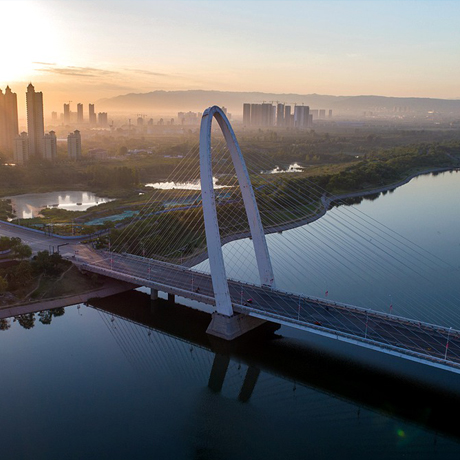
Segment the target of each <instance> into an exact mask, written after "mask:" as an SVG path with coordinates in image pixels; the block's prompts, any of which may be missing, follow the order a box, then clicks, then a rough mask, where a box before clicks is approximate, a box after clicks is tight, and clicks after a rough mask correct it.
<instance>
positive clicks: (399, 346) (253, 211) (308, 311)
mask: <svg viewBox="0 0 460 460" xmlns="http://www.w3.org/2000/svg"><path fill="white" fill-rule="evenodd" d="M213 118H215V119H216V120H217V122H218V124H219V126H220V128H221V130H222V133H223V136H224V139H225V143H226V145H227V148H228V150H229V152H230V156H231V160H232V162H233V165H234V168H235V171H236V177H237V180H238V185H239V188H240V190H241V201H242V202H243V203H244V207H245V210H246V214H247V219H248V223H249V232H248V233H249V234H250V236H251V239H252V242H253V247H254V252H255V256H256V261H257V267H258V272H259V278H260V284H257V285H255V284H250V283H245V282H242V281H238V280H231V279H227V276H226V271H225V264H224V259H223V254H222V241H221V236H220V231H219V222H218V204H219V203H218V200H217V198H216V195H217V194H216V191H215V189H214V183H215V180H214V175H213V168H212V166H213V163H212V148H211V132H212V130H211V124H212V120H213ZM199 155H200V182H201V196H202V206H203V215H204V226H205V232H206V241H207V255H208V257H209V264H210V274H207V273H203V272H200V271H198V270H197V269H195V268H190V267H187V266H185V265H184V264H173V263H169V262H165V261H160V260H155V259H153V258H152V257H144V256H140V255H134V254H130V253H126V252H122V253H119V252H113V251H87V252H86V255H85V256H82V257H80V261H79V264H80V266H81V268H82V269H84V270H87V271H90V272H94V273H99V274H103V275H105V276H109V277H112V278H116V279H119V280H123V281H126V282H129V283H133V284H137V285H139V286H146V287H149V288H151V290H152V298H153V299H155V298H157V296H158V291H162V292H166V293H168V294H169V295H170V296H175V295H177V296H180V297H184V298H187V299H191V300H195V301H198V302H201V303H204V304H207V305H211V306H213V307H214V309H215V312H214V313H213V315H212V321H211V324H210V325H209V328H208V333H209V334H212V335H215V336H218V337H220V338H223V339H226V340H233V339H234V338H236V337H238V336H240V335H242V334H244V333H246V332H247V331H249V330H251V329H253V328H255V327H257V326H259V325H260V324H262V323H263V322H264V321H270V322H274V323H277V324H282V325H287V326H289V327H293V328H296V329H300V330H304V331H308V332H311V333H314V334H319V335H322V336H325V337H329V338H331V339H335V340H339V341H345V342H348V343H352V344H355V345H359V346H362V347H366V348H369V349H372V350H376V351H379V352H383V353H387V354H391V355H394V356H398V357H401V358H405V359H409V360H412V361H416V362H420V363H424V364H428V365H431V366H435V367H439V368H442V369H447V370H449V371H452V372H457V373H459V372H460V331H459V330H456V329H453V328H451V327H445V326H438V325H435V324H430V323H429V322H424V321H418V320H414V319H410V318H405V317H400V316H397V315H393V314H391V313H384V312H379V311H376V310H374V309H372V308H370V307H369V308H363V307H357V306H353V305H348V304H344V303H339V302H332V301H329V300H327V299H320V298H315V297H312V296H308V295H305V294H299V293H291V292H286V291H284V290H283V289H278V288H277V287H276V284H275V277H274V274H273V269H272V266H271V261H270V256H269V252H268V247H267V243H266V240H265V231H264V228H263V226H262V222H261V217H260V214H259V210H258V207H257V202H256V199H255V195H254V191H253V188H252V186H251V180H250V178H249V173H248V170H247V168H246V165H245V162H244V159H243V156H242V153H241V150H240V148H239V145H238V142H237V140H236V137H235V134H234V132H233V129H232V127H231V125H230V122H229V121H228V119H227V117H226V116H225V114H224V113H223V112H222V110H220V109H219V108H218V107H215V106H214V107H211V108H209V109H207V110H206V111H205V112H204V114H203V119H202V124H201V131H200V146H199ZM171 232H174V230H173V229H171ZM122 238H124V240H125V241H126V240H129V238H130V235H129V234H128V233H126V234H124V235H123V234H122ZM122 246H123V245H119V247H122ZM125 246H126V244H125Z"/></svg>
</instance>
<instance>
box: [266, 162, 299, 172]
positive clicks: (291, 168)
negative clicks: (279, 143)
mask: <svg viewBox="0 0 460 460" xmlns="http://www.w3.org/2000/svg"><path fill="white" fill-rule="evenodd" d="M302 171H303V167H302V166H300V165H299V164H298V163H292V164H290V165H289V166H288V168H287V169H281V168H280V167H279V166H275V168H274V169H270V170H269V171H260V173H261V174H283V173H297V172H302Z"/></svg>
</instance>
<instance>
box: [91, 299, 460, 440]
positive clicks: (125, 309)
mask: <svg viewBox="0 0 460 460" xmlns="http://www.w3.org/2000/svg"><path fill="white" fill-rule="evenodd" d="M89 306H90V307H93V308H95V309H97V310H98V311H99V312H100V315H101V317H102V319H103V321H104V322H105V324H106V325H107V328H109V330H110V331H111V333H112V334H113V336H114V339H115V340H116V341H117V343H118V344H119V346H120V348H121V349H122V350H123V352H124V354H125V356H126V357H127V358H128V359H129V360H130V361H131V363H132V364H133V366H134V367H135V368H137V369H138V371H139V372H144V371H145V368H146V366H148V367H149V368H151V370H152V371H154V368H155V366H158V365H159V366H168V368H170V369H169V370H171V369H172V368H173V367H175V366H177V365H179V366H180V368H176V369H175V371H173V374H175V376H176V377H177V378H180V379H185V380H187V379H190V378H193V379H197V378H198V379H199V381H200V382H201V384H202V385H203V386H206V384H207V386H208V388H209V389H210V390H211V391H212V392H213V393H214V394H222V395H223V396H225V398H226V399H228V398H230V399H231V400H234V401H239V402H240V403H247V402H250V401H251V400H253V399H254V398H255V399H256V400H258V401H259V400H260V399H264V398H267V400H270V401H271V403H273V402H274V400H276V401H278V402H279V404H280V405H284V404H285V403H286V400H287V399H288V398H291V397H293V395H294V396H295V398H296V402H295V410H296V411H297V410H300V411H304V412H305V415H306V416H307V415H308V416H309V417H311V416H312V414H313V413H314V411H315V409H314V408H315V407H316V406H317V405H318V404H319V403H320V401H321V394H323V395H328V397H329V398H330V397H331V396H332V397H333V398H334V400H336V401H339V400H343V401H345V402H348V403H351V404H355V405H356V406H357V407H356V412H354V413H353V412H352V413H351V414H349V415H350V416H351V417H353V418H358V417H362V416H363V415H362V412H361V409H363V412H364V411H367V410H371V411H377V412H379V413H382V414H384V415H386V416H390V417H397V418H400V419H402V420H405V421H408V422H411V423H415V424H417V425H419V426H421V427H423V428H426V429H429V430H433V432H435V433H440V434H443V435H448V436H453V437H455V438H457V439H458V440H460V433H459V432H458V429H457V426H456V424H455V423H452V422H451V414H452V413H457V411H458V410H459V409H460V393H456V392H455V391H454V390H452V391H451V392H448V391H447V390H445V389H444V390H443V391H442V390H440V389H439V388H430V387H429V386H427V385H426V383H425V382H420V381H417V380H416V379H414V380H411V379H408V378H402V377H401V375H391V374H389V373H387V372H382V371H380V370H378V369H376V368H374V369H373V368H370V367H369V366H365V365H363V364H359V363H358V362H353V361H344V360H343V359H341V358H339V357H338V356H337V355H335V356H334V354H331V353H327V352H325V351H324V350H322V351H318V349H316V350H315V349H314V348H312V347H311V346H310V345H309V344H306V343H305V342H303V341H302V340H297V339H292V338H286V337H282V336H280V335H277V333H276V330H277V329H278V328H279V326H277V325H274V324H271V323H267V324H265V325H263V326H262V327H260V328H258V329H256V330H255V331H253V332H252V333H251V334H248V335H246V336H242V337H241V338H239V339H237V340H235V341H234V342H227V341H223V340H221V339H218V338H215V337H212V336H210V335H208V334H206V329H207V327H208V324H209V315H208V314H205V313H203V312H199V311H197V310H192V309H190V308H188V307H183V306H181V305H178V304H172V303H170V302H167V301H165V300H162V299H158V300H156V301H154V302H151V300H150V298H149V296H148V295H147V294H144V293H141V292H139V291H130V292H127V293H125V294H120V295H117V296H113V297H109V298H105V299H94V300H92V301H91V303H90V304H89ZM131 327H135V329H136V330H135V331H134V330H132V331H131V332H129V331H130V328H131ZM140 331H143V332H140ZM184 357H185V359H186V361H187V362H188V365H187V364H186V365H185V366H184ZM180 363H182V364H180ZM152 367H153V368H152ZM432 371H433V372H435V371H436V370H435V369H432ZM203 372H204V374H203ZM448 374H449V375H451V376H452V377H454V376H455V374H450V373H448ZM273 376H275V377H276V380H275V381H276V382H277V384H276V385H275V384H274V380H273ZM267 383H269V384H268V385H267ZM302 389H303V390H304V391H302ZM302 395H303V396H302ZM303 398H304V400H302V399H303ZM276 404H278V403H276ZM327 404H328V407H322V408H321V412H322V416H323V417H324V416H325V415H324V412H326V413H327V412H329V411H332V412H331V414H330V416H331V418H333V417H336V416H337V414H335V413H334V410H335V409H336V408H335V406H334V405H331V402H330V400H329V401H328V403H327ZM342 415H343V414H342Z"/></svg>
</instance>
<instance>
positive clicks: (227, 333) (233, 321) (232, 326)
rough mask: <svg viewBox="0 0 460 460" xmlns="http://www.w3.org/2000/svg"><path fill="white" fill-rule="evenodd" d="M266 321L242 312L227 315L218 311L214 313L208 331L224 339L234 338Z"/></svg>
mask: <svg viewBox="0 0 460 460" xmlns="http://www.w3.org/2000/svg"><path fill="white" fill-rule="evenodd" d="M265 322H266V321H265V320H263V319H259V318H253V317H252V316H248V315H243V314H241V313H236V314H235V315H233V316H226V315H221V314H220V313H217V312H216V313H213V314H212V320H211V323H210V324H209V326H208V329H207V330H206V333H208V334H210V335H214V336H216V337H220V338H221V339H224V340H233V339H236V338H237V337H240V336H241V335H243V334H245V333H246V332H249V331H251V330H252V329H255V328H256V327H258V326H260V325H261V324H264V323H265Z"/></svg>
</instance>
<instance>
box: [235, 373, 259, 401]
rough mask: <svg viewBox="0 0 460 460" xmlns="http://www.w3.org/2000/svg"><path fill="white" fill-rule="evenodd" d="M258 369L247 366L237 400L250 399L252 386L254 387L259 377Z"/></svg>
mask: <svg viewBox="0 0 460 460" xmlns="http://www.w3.org/2000/svg"><path fill="white" fill-rule="evenodd" d="M259 374H260V369H258V368H257V367H252V366H249V367H248V370H247V371H246V377H245V378H244V382H243V386H242V387H241V391H240V394H239V395H238V400H239V401H241V402H248V401H249V400H250V399H251V396H252V393H253V391H254V388H255V387H256V383H257V379H258V378H259Z"/></svg>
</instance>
